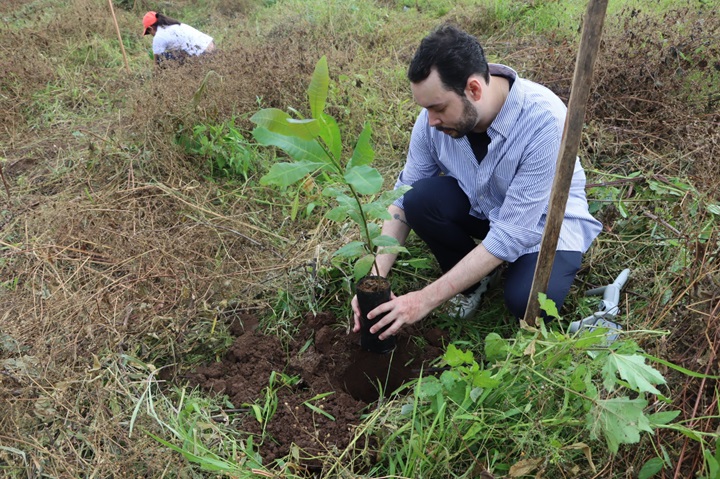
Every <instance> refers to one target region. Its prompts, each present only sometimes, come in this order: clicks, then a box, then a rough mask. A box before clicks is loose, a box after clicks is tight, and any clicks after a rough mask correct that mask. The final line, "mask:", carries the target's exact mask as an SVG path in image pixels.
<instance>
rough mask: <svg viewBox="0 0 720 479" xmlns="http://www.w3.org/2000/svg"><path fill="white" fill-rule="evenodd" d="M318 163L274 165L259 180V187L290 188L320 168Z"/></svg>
mask: <svg viewBox="0 0 720 479" xmlns="http://www.w3.org/2000/svg"><path fill="white" fill-rule="evenodd" d="M322 166H323V165H322V164H320V163H312V162H305V161H298V162H295V163H275V164H274V165H272V167H271V168H270V171H268V173H267V174H266V175H265V176H263V177H262V178H260V184H261V185H278V186H290V185H292V184H294V183H297V182H298V181H300V180H301V179H302V178H304V177H305V176H307V175H309V174H310V173H312V172H314V171H317V170H318V169H320V168H322Z"/></svg>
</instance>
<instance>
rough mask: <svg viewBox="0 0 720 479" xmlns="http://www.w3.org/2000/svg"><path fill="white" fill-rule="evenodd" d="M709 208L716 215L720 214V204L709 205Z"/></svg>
mask: <svg viewBox="0 0 720 479" xmlns="http://www.w3.org/2000/svg"><path fill="white" fill-rule="evenodd" d="M707 210H708V211H709V212H710V213H712V214H714V215H717V216H720V205H716V204H712V205H707Z"/></svg>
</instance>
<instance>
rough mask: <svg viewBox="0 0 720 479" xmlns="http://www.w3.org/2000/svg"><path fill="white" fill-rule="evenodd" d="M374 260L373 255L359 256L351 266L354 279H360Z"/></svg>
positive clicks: (370, 267)
mask: <svg viewBox="0 0 720 479" xmlns="http://www.w3.org/2000/svg"><path fill="white" fill-rule="evenodd" d="M374 262H375V256H373V255H371V254H368V255H365V256H363V257H362V258H360V259H359V260H357V261H356V262H355V266H354V267H353V276H354V277H355V281H360V279H361V278H362V277H363V276H365V275H367V274H368V273H369V272H370V270H371V269H372V267H373V263H374Z"/></svg>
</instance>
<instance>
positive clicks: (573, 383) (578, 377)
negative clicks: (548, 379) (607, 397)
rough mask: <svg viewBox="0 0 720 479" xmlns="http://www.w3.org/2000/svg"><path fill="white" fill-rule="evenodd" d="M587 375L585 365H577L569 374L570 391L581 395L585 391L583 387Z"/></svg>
mask: <svg viewBox="0 0 720 479" xmlns="http://www.w3.org/2000/svg"><path fill="white" fill-rule="evenodd" d="M587 375H588V368H587V366H586V365H585V364H578V366H577V367H576V368H575V369H574V370H573V372H572V374H570V389H572V390H573V391H576V392H579V393H583V392H585V390H586V389H587V387H586V386H585V377H586V376H587Z"/></svg>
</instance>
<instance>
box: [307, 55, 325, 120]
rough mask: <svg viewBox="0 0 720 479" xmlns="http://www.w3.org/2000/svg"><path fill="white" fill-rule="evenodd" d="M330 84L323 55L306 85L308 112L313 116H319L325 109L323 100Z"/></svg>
mask: <svg viewBox="0 0 720 479" xmlns="http://www.w3.org/2000/svg"><path fill="white" fill-rule="evenodd" d="M329 86H330V73H329V72H328V64H327V58H326V57H325V56H324V55H323V57H322V58H320V60H318V62H317V64H315V71H314V72H313V76H312V80H310V86H309V87H308V98H309V100H310V112H311V113H312V117H313V118H320V115H322V113H323V112H324V111H325V101H326V100H327V96H328V88H329Z"/></svg>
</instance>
